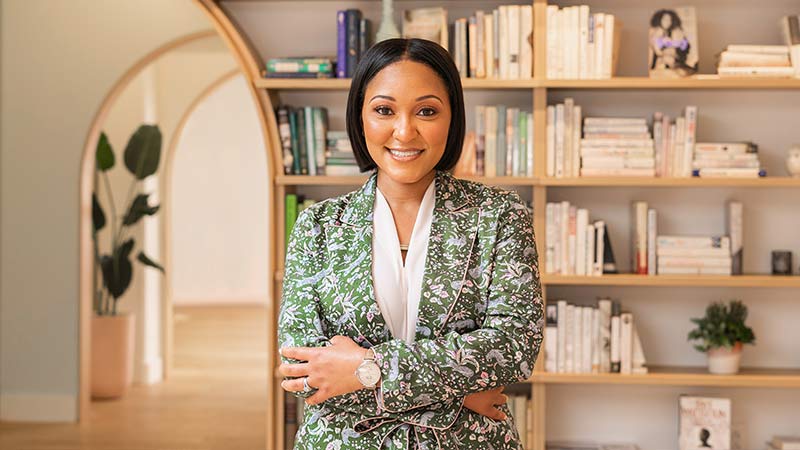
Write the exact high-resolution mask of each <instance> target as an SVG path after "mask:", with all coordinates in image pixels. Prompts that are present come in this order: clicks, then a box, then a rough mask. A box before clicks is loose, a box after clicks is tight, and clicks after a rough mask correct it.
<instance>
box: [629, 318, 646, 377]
mask: <svg viewBox="0 0 800 450" xmlns="http://www.w3.org/2000/svg"><path fill="white" fill-rule="evenodd" d="M632 353H633V355H632V357H631V365H632V368H631V373H634V374H636V375H642V374H645V373H647V360H646V359H645V357H644V349H643V348H642V341H641V339H640V338H639V332H638V330H637V329H636V325H634V326H633V338H632Z"/></svg>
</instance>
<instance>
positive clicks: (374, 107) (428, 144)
mask: <svg viewBox="0 0 800 450" xmlns="http://www.w3.org/2000/svg"><path fill="white" fill-rule="evenodd" d="M450 117H451V111H450V101H449V98H448V95H447V89H446V88H445V84H444V81H442V79H441V78H439V76H438V75H437V74H436V72H434V71H433V69H431V68H430V67H428V66H426V65H425V64H422V63H418V62H414V61H408V60H402V61H398V62H395V63H393V64H390V65H388V66H386V67H384V68H383V69H382V70H381V71H380V72H378V73H377V74H376V75H375V77H373V78H372V80H370V82H369V84H367V88H366V90H365V93H364V106H363V107H362V110H361V118H362V122H363V124H364V138H365V140H366V144H367V149H368V150H369V154H370V156H371V157H372V159H373V161H375V164H377V166H378V169H379V171H381V172H383V174H384V175H388V177H389V178H391V179H392V180H393V181H395V182H398V183H415V182H418V181H420V180H422V179H424V178H426V176H427V175H429V174H431V172H432V171H433V170H434V167H436V164H438V163H439V160H440V159H441V158H442V155H444V150H445V146H446V144H447V134H448V131H449V129H450Z"/></svg>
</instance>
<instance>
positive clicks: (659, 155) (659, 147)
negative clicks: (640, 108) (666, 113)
mask: <svg viewBox="0 0 800 450" xmlns="http://www.w3.org/2000/svg"><path fill="white" fill-rule="evenodd" d="M662 117H663V115H662V114H661V113H660V112H655V113H653V150H654V153H655V157H656V176H657V177H663V176H664V138H663V129H664V128H663V124H662V123H661V120H662Z"/></svg>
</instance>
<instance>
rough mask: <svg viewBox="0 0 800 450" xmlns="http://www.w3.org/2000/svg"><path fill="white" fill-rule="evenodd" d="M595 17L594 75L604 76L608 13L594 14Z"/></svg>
mask: <svg viewBox="0 0 800 450" xmlns="http://www.w3.org/2000/svg"><path fill="white" fill-rule="evenodd" d="M593 17H594V50H595V51H594V76H593V77H592V78H596V79H597V78H602V77H603V60H605V58H606V30H605V28H606V15H605V14H603V13H597V14H593Z"/></svg>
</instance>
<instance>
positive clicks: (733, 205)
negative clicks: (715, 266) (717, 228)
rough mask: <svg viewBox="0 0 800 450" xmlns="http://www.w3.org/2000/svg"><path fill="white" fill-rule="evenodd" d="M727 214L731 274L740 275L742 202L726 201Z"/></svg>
mask: <svg viewBox="0 0 800 450" xmlns="http://www.w3.org/2000/svg"><path fill="white" fill-rule="evenodd" d="M725 211H726V216H727V221H726V223H727V230H726V231H727V233H728V236H729V237H730V241H731V249H730V256H731V258H732V267H731V274H732V275H741V274H742V273H743V270H742V265H743V262H744V257H743V249H742V248H743V247H744V244H743V242H742V241H743V239H744V218H743V214H744V205H743V204H742V202H735V201H731V202H728V207H727V208H726V210H725Z"/></svg>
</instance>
